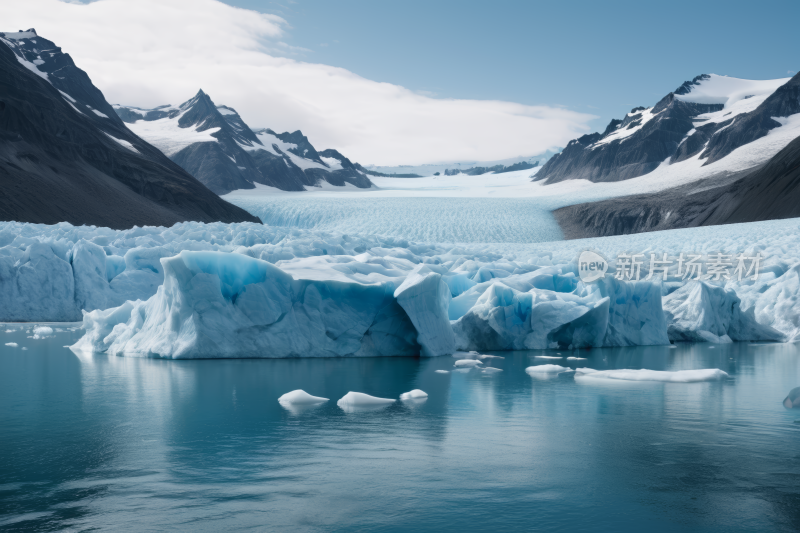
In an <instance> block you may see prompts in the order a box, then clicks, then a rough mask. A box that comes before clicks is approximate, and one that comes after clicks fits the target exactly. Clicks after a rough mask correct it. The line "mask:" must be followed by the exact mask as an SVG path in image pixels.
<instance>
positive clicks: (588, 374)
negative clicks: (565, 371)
mask: <svg viewBox="0 0 800 533" xmlns="http://www.w3.org/2000/svg"><path fill="white" fill-rule="evenodd" d="M727 377H728V374H727V373H726V372H723V371H722V370H720V369H718V368H704V369H701V370H675V371H666V370H646V369H641V370H631V369H621V370H594V369H592V368H578V369H577V370H576V371H575V379H576V380H592V379H600V380H622V381H661V382H665V383H694V382H698V381H719V380H722V379H725V378H727Z"/></svg>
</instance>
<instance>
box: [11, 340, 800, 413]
mask: <svg viewBox="0 0 800 533" xmlns="http://www.w3.org/2000/svg"><path fill="white" fill-rule="evenodd" d="M6 346H8V345H6ZM783 406H784V407H785V408H787V409H796V408H798V407H800V387H795V388H793V389H792V390H790V391H789V394H787V395H786V399H784V400H783Z"/></svg>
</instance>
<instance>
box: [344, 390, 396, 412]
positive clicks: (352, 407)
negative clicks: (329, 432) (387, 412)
mask: <svg viewBox="0 0 800 533" xmlns="http://www.w3.org/2000/svg"><path fill="white" fill-rule="evenodd" d="M394 402H395V400H392V399H391V398H378V397H376V396H370V395H369V394H364V393H363V392H352V391H350V392H348V393H347V394H345V395H344V396H342V397H341V398H340V399H339V401H338V402H336V405H338V406H339V407H340V408H341V409H342V410H343V411H347V412H356V411H370V410H374V409H382V408H384V407H387V406H389V405H391V404H393V403H394Z"/></svg>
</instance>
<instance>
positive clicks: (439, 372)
mask: <svg viewBox="0 0 800 533" xmlns="http://www.w3.org/2000/svg"><path fill="white" fill-rule="evenodd" d="M434 372H436V373H437V374H449V373H450V371H449V370H434Z"/></svg>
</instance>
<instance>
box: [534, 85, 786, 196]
mask: <svg viewBox="0 0 800 533" xmlns="http://www.w3.org/2000/svg"><path fill="white" fill-rule="evenodd" d="M795 78H796V76H795ZM789 81H790V80H789V79H778V80H766V81H753V80H742V79H737V78H728V77H726V76H717V75H714V74H702V75H700V76H697V77H696V78H694V79H693V80H692V81H687V82H684V83H683V84H682V85H681V86H680V87H678V88H677V89H676V90H675V91H674V92H671V93H669V94H668V95H666V96H665V97H664V98H662V99H661V100H660V101H659V102H658V103H657V104H656V105H655V106H653V107H650V108H643V107H637V108H634V109H632V110H631V112H630V113H628V114H627V115H626V116H625V117H624V118H623V119H622V120H617V119H615V120H612V121H611V123H609V125H608V126H607V127H606V129H605V130H604V131H603V133H592V134H589V135H584V136H582V137H580V138H578V139H574V140H572V141H570V142H569V143H568V144H567V146H566V147H565V148H564V150H563V151H562V152H561V153H560V154H558V155H557V156H554V157H553V158H551V159H550V160H549V161H548V162H547V163H546V164H545V165H544V166H543V167H542V169H541V170H540V171H539V172H538V173H537V175H536V180H544V181H545V183H555V182H559V181H564V180H569V179H585V180H589V181H593V182H608V181H621V180H627V179H631V178H636V177H639V176H643V175H645V174H648V173H650V172H652V171H654V170H655V169H656V168H658V167H659V166H661V165H674V164H676V163H681V162H684V161H688V160H690V159H699V160H702V163H703V164H704V165H710V164H713V163H715V162H717V161H719V160H721V159H722V158H724V157H726V156H727V155H729V154H730V153H731V152H733V151H734V150H735V149H737V148H740V147H742V146H744V145H746V144H749V143H751V142H753V141H755V140H757V139H759V138H761V137H764V136H765V135H767V133H768V132H769V131H770V130H771V129H774V128H777V127H779V126H781V123H780V122H778V121H775V120H774V119H772V117H786V116H789V115H792V114H795V113H797V112H800V108H798V107H797V105H796V103H792V102H791V98H787V96H788V94H787V92H791V91H792V89H791V88H784V86H785V85H787V82H789ZM771 155H772V154H770V155H769V156H766V157H764V158H763V159H762V161H760V162H764V161H766V159H769V157H770V156H771ZM740 170H744V169H740Z"/></svg>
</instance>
